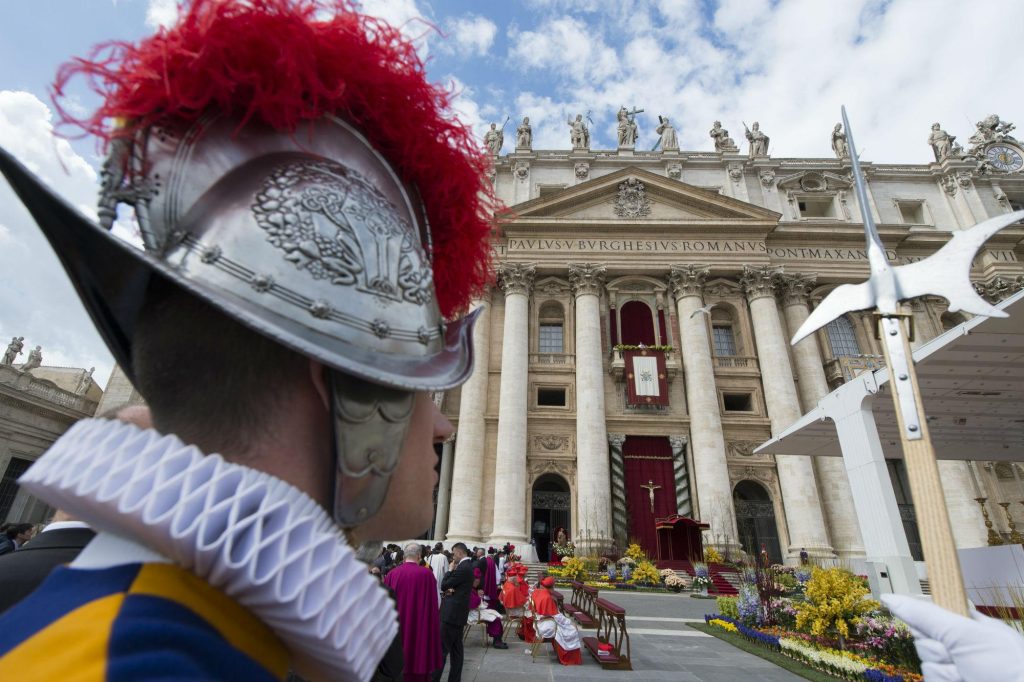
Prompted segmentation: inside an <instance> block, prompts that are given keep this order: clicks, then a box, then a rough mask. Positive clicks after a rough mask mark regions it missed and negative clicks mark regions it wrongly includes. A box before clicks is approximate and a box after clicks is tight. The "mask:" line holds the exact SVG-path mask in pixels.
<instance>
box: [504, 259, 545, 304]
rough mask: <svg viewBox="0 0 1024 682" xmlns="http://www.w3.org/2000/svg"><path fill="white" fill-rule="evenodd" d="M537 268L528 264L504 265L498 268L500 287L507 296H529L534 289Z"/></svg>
mask: <svg viewBox="0 0 1024 682" xmlns="http://www.w3.org/2000/svg"><path fill="white" fill-rule="evenodd" d="M536 274H537V268H536V266H534V265H530V264H527V263H502V264H500V265H499V266H498V286H500V287H501V288H502V290H503V291H504V292H505V295H506V296H509V295H511V294H522V295H523V296H529V295H530V291H531V290H532V289H533V278H534V276H535V275H536Z"/></svg>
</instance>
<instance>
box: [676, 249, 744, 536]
mask: <svg viewBox="0 0 1024 682" xmlns="http://www.w3.org/2000/svg"><path fill="white" fill-rule="evenodd" d="M707 276H708V268H707V267H700V266H696V265H673V266H672V270H671V271H670V273H669V283H670V284H671V286H672V295H673V296H675V299H676V312H677V314H678V316H679V346H680V348H681V355H682V359H683V377H684V381H685V383H686V403H687V408H688V409H689V412H690V443H691V445H692V447H693V470H694V478H695V479H696V480H695V481H694V487H699V488H700V495H699V497H698V500H697V502H698V504H699V513H698V518H699V519H700V520H701V521H703V522H704V523H708V524H710V525H711V535H710V538H709V540H710V541H711V544H712V545H714V546H715V548H716V549H719V550H729V551H735V550H738V549H739V544H738V543H737V542H736V537H737V533H736V512H735V510H734V509H733V505H732V485H731V484H730V483H729V465H728V463H727V461H726V458H725V436H724V434H723V432H722V413H721V411H720V410H719V407H718V391H717V390H716V388H715V369H714V366H713V365H712V364H711V344H710V342H709V341H708V329H707V322H706V321H705V319H704V315H703V314H701V313H698V312H697V311H698V310H699V309H700V308H701V307H703V305H704V299H703V296H702V292H703V289H704V280H705V278H707ZM695 313H696V314H695Z"/></svg>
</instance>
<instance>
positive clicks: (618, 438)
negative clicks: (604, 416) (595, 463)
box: [608, 433, 626, 450]
mask: <svg viewBox="0 0 1024 682" xmlns="http://www.w3.org/2000/svg"><path fill="white" fill-rule="evenodd" d="M625 443H626V434H624V433H609V434H608V444H609V445H611V446H612V449H614V450H621V449H622V446H623V445H625Z"/></svg>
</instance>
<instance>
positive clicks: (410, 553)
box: [384, 543, 442, 682]
mask: <svg viewBox="0 0 1024 682" xmlns="http://www.w3.org/2000/svg"><path fill="white" fill-rule="evenodd" d="M420 551H421V550H420V546H419V545H418V544H415V543H410V544H409V545H407V546H406V548H405V563H403V564H402V565H401V566H397V567H395V568H393V569H391V571H390V572H389V573H388V575H387V577H386V578H384V583H385V584H386V585H387V586H388V587H390V588H391V589H392V590H393V591H394V593H395V606H396V608H397V610H398V622H399V626H400V628H401V633H402V651H403V653H404V654H405V673H404V679H405V682H427V681H428V680H430V679H431V675H432V674H433V672H434V671H435V670H437V669H439V668H440V667H441V665H442V661H441V615H440V613H439V611H438V605H437V580H436V579H435V578H434V572H433V571H431V570H430V569H429V568H424V567H423V566H420V563H419V562H420Z"/></svg>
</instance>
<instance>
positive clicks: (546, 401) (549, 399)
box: [537, 388, 565, 407]
mask: <svg viewBox="0 0 1024 682" xmlns="http://www.w3.org/2000/svg"><path fill="white" fill-rule="evenodd" d="M537 406H538V407H565V389H564V388H538V389H537Z"/></svg>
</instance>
